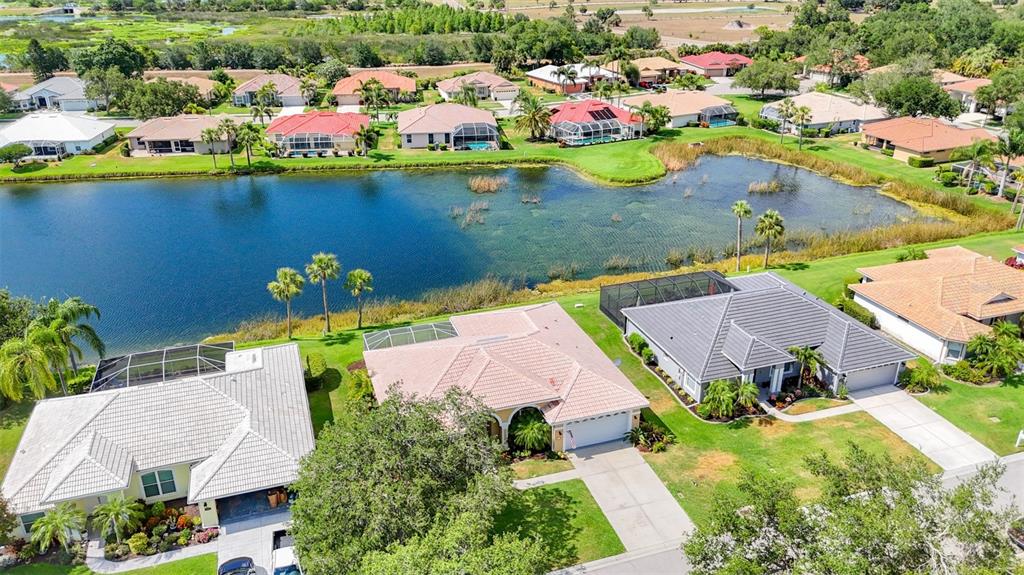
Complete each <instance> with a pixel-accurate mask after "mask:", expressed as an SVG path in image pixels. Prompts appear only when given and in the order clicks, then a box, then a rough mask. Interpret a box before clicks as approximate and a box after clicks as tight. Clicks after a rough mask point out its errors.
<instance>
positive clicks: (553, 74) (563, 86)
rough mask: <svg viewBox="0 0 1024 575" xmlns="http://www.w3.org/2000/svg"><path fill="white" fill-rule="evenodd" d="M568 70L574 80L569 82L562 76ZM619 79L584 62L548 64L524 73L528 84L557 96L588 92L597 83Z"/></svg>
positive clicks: (603, 69) (606, 70)
mask: <svg viewBox="0 0 1024 575" xmlns="http://www.w3.org/2000/svg"><path fill="white" fill-rule="evenodd" d="M569 70H572V71H573V72H575V74H576V79H575V80H572V81H570V80H569V79H568V78H566V77H565V76H563V75H562V72H563V71H565V72H568V71H569ZM621 78H622V76H620V75H619V74H616V73H615V72H612V71H611V70H608V69H606V68H602V67H600V66H598V65H597V64H588V63H586V62H584V63H582V64H569V65H566V66H555V65H553V64H548V65H547V66H541V67H540V68H537V69H535V70H530V71H529V72H527V73H526V79H527V80H529V81H530V84H533V85H534V86H537V87H538V88H541V89H543V90H548V91H550V92H556V93H558V94H578V93H580V92H589V91H590V89H591V88H593V87H594V84H596V83H598V82H602V81H609V80H619V79H621Z"/></svg>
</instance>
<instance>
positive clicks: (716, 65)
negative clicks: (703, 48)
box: [679, 52, 754, 78]
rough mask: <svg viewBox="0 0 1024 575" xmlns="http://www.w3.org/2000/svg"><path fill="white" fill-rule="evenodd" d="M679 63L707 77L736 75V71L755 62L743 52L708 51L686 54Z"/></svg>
mask: <svg viewBox="0 0 1024 575" xmlns="http://www.w3.org/2000/svg"><path fill="white" fill-rule="evenodd" d="M679 63H680V64H681V65H682V67H683V68H685V69H687V70H689V71H691V72H696V73H697V74H700V75H702V76H705V77H707V78H722V77H725V76H732V75H735V74H736V72H739V71H740V70H742V69H744V68H746V67H747V66H749V65H751V64H753V63H754V61H753V60H751V59H750V58H747V57H746V56H744V55H743V54H726V53H724V52H708V53H706V54H694V55H692V56H684V57H682V58H680V59H679Z"/></svg>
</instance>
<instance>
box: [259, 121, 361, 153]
mask: <svg viewBox="0 0 1024 575" xmlns="http://www.w3.org/2000/svg"><path fill="white" fill-rule="evenodd" d="M369 125H370V117H369V116H367V115H365V114H353V113H351V112H346V113H338V112H308V113H305V114H293V115H291V116H278V117H277V118H275V119H274V121H273V122H271V123H270V125H269V126H267V137H268V138H270V139H271V140H272V141H273V142H274V143H275V144H277V146H278V154H279V155H281V156H292V155H297V154H299V155H306V154H318V155H319V154H324V153H328V152H334V153H337V152H341V151H346V152H347V151H350V150H355V147H356V141H355V134H356V132H357V131H359V128H360V127H362V126H369Z"/></svg>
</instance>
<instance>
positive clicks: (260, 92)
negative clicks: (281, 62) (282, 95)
mask: <svg viewBox="0 0 1024 575" xmlns="http://www.w3.org/2000/svg"><path fill="white" fill-rule="evenodd" d="M255 96H256V101H257V102H259V103H261V104H263V105H264V106H273V105H274V104H276V103H277V85H275V84H274V83H273V82H267V83H266V84H263V85H262V86H260V87H259V88H258V89H257V90H256V94H255Z"/></svg>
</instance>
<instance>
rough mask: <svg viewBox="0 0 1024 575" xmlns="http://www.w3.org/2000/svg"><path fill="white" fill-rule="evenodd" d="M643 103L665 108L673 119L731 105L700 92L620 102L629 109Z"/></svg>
mask: <svg viewBox="0 0 1024 575" xmlns="http://www.w3.org/2000/svg"><path fill="white" fill-rule="evenodd" d="M644 102H650V103H651V104H653V105H655V106H665V107H666V108H668V112H669V114H670V115H672V116H673V117H675V116H690V115H696V114H700V113H701V112H703V111H704V110H706V109H708V108H714V107H716V106H723V107H729V108H732V103H731V102H729V100H726V99H725V98H719V97H718V96H715V95H714V94H708V93H707V92H704V91H700V90H669V91H667V92H664V93H661V94H641V95H639V96H630V97H629V98H625V99H624V100H622V103H623V105H625V106H627V107H631V108H639V107H640V106H642V105H643V104H644ZM733 111H735V108H733Z"/></svg>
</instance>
